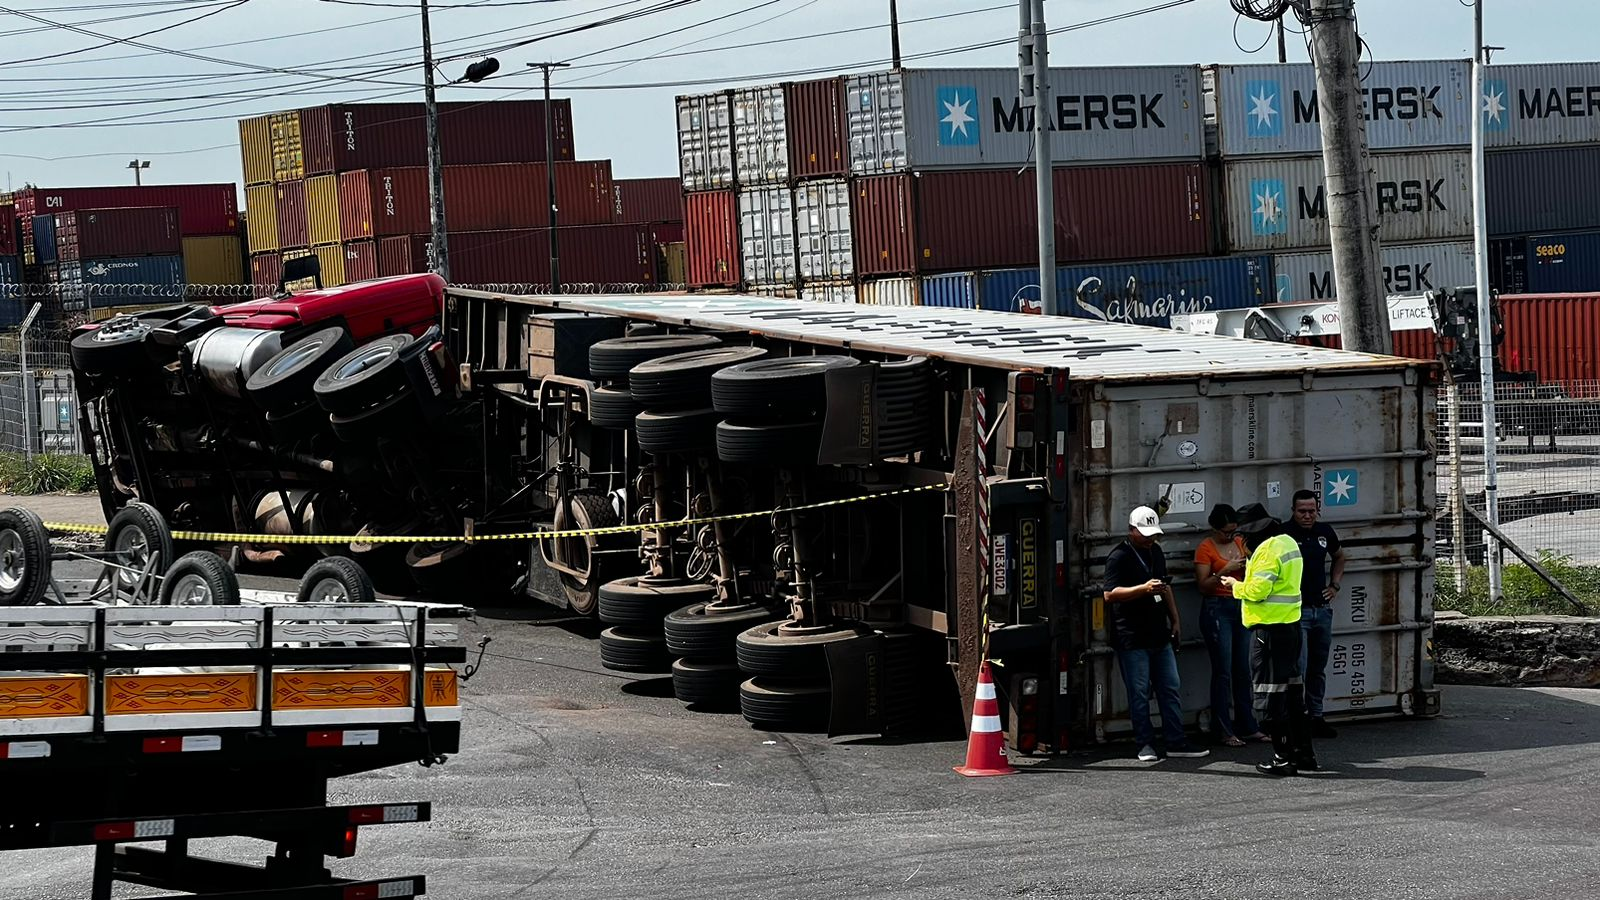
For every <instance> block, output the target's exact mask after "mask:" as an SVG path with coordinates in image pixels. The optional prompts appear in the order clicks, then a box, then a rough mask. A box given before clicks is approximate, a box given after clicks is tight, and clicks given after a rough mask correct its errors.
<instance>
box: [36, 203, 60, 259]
mask: <svg viewBox="0 0 1600 900" xmlns="http://www.w3.org/2000/svg"><path fill="white" fill-rule="evenodd" d="M33 261H34V262H36V263H38V264H40V265H44V264H45V263H53V262H55V261H56V216H55V213H51V214H49V215H47V216H34V217H33Z"/></svg>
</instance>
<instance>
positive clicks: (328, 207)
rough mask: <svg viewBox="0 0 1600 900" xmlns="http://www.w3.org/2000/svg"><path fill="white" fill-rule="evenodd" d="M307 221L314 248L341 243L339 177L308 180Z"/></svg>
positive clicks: (308, 232)
mask: <svg viewBox="0 0 1600 900" xmlns="http://www.w3.org/2000/svg"><path fill="white" fill-rule="evenodd" d="M306 220H307V225H308V230H307V236H308V237H309V238H310V240H311V245H312V246H313V247H320V246H322V245H323V244H337V243H339V239H340V238H339V176H337V175H316V176H313V177H311V178H307V179H306Z"/></svg>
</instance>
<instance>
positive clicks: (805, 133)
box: [783, 78, 850, 179]
mask: <svg viewBox="0 0 1600 900" xmlns="http://www.w3.org/2000/svg"><path fill="white" fill-rule="evenodd" d="M783 109H784V118H785V120H786V121H787V122H788V125H789V136H788V141H789V175H790V177H792V178H797V179H805V178H835V177H842V176H845V175H849V174H850V142H849V139H848V138H847V137H846V134H845V129H846V125H845V120H844V79H843V78H823V79H819V80H817V81H792V82H789V83H788V84H785V85H784V86H783Z"/></svg>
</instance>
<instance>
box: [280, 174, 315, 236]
mask: <svg viewBox="0 0 1600 900" xmlns="http://www.w3.org/2000/svg"><path fill="white" fill-rule="evenodd" d="M273 192H274V193H275V194H277V197H278V203H277V206H278V249H279V250H290V249H293V248H296V247H309V246H311V223H310V220H309V219H307V218H306V183H305V180H304V179H301V180H297V181H283V182H279V183H278V184H277V185H275V186H274V191H273Z"/></svg>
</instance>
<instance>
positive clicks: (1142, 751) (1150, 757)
mask: <svg viewBox="0 0 1600 900" xmlns="http://www.w3.org/2000/svg"><path fill="white" fill-rule="evenodd" d="M1160 761H1161V756H1160V754H1158V753H1156V748H1154V747H1152V746H1150V745H1149V744H1145V745H1144V746H1143V747H1140V748H1139V762H1160Z"/></svg>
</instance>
